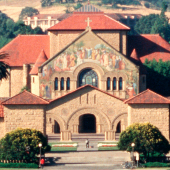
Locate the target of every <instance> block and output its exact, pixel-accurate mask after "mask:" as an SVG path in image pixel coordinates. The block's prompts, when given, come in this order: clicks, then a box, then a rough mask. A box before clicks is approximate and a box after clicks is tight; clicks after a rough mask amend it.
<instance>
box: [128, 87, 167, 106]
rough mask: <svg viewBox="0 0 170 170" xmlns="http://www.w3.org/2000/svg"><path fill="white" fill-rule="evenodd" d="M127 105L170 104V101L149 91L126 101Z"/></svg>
mask: <svg viewBox="0 0 170 170" xmlns="http://www.w3.org/2000/svg"><path fill="white" fill-rule="evenodd" d="M125 103H127V104H170V100H169V99H168V98H166V97H163V96H161V95H159V94H157V93H155V92H153V91H151V90H149V89H147V90H145V91H143V92H141V93H139V94H138V95H137V96H134V97H132V98H130V99H128V100H126V101H125Z"/></svg>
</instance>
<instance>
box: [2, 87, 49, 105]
mask: <svg viewBox="0 0 170 170" xmlns="http://www.w3.org/2000/svg"><path fill="white" fill-rule="evenodd" d="M23 93H27V94H29V95H30V96H33V97H35V98H38V99H40V100H42V101H41V102H42V103H36V102H32V103H31V102H30V103H24V104H22V103H17V102H18V101H17V102H16V103H10V102H9V101H11V100H12V101H11V102H14V101H13V99H15V98H16V97H17V96H19V95H22V94H23ZM8 102H9V103H8ZM43 102H44V103H43ZM47 104H49V102H48V101H47V100H45V99H43V98H41V97H39V96H37V95H35V94H32V93H30V92H28V91H26V90H24V91H23V92H21V93H19V94H17V95H15V96H13V97H11V98H9V99H7V100H5V101H3V102H2V105H47Z"/></svg>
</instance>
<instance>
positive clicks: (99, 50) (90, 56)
mask: <svg viewBox="0 0 170 170" xmlns="http://www.w3.org/2000/svg"><path fill="white" fill-rule="evenodd" d="M98 42H99V41H98ZM85 62H93V63H96V64H98V65H100V66H101V67H102V68H103V70H105V71H106V72H107V71H122V72H125V71H126V73H127V76H128V77H129V79H128V80H127V82H126V84H127V93H128V91H130V92H131V91H132V90H131V88H133V93H134V95H135V94H136V93H137V83H136V81H137V80H136V73H135V72H133V71H129V70H132V64H130V62H129V61H128V60H127V59H126V58H125V57H124V56H123V55H121V54H120V53H119V52H117V51H116V50H114V49H112V48H110V47H109V46H108V45H107V44H105V43H102V42H100V43H96V40H94V41H89V42H88V41H84V40H81V41H78V42H76V43H74V44H72V45H71V46H69V48H67V49H66V50H65V51H63V52H62V53H60V54H59V55H58V56H57V57H55V58H53V59H52V60H51V61H50V62H48V63H47V64H46V65H45V66H43V68H42V74H41V77H40V96H42V97H46V98H51V91H52V85H51V83H50V82H49V79H50V77H51V75H52V74H53V73H55V72H72V71H73V70H75V68H76V67H78V66H79V65H81V64H82V63H85ZM133 67H134V66H133ZM131 93H132V92H131Z"/></svg>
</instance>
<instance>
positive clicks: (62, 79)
mask: <svg viewBox="0 0 170 170" xmlns="http://www.w3.org/2000/svg"><path fill="white" fill-rule="evenodd" d="M60 87H61V90H64V78H63V77H62V78H61V82H60Z"/></svg>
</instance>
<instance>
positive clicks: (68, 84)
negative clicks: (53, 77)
mask: <svg viewBox="0 0 170 170" xmlns="http://www.w3.org/2000/svg"><path fill="white" fill-rule="evenodd" d="M67 90H70V78H69V77H68V78H67Z"/></svg>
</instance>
